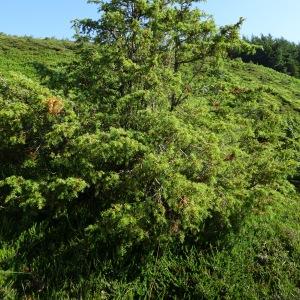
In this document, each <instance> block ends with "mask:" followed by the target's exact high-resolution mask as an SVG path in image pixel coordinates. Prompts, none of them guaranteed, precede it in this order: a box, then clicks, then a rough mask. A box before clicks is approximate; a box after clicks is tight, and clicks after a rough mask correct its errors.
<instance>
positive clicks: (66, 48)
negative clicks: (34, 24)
mask: <svg viewBox="0 0 300 300" xmlns="http://www.w3.org/2000/svg"><path fill="white" fill-rule="evenodd" d="M73 47H74V45H73V43H72V42H69V41H60V40H55V39H34V38H32V37H15V36H8V35H4V34H0V71H1V73H3V74H4V75H6V74H8V73H9V72H20V73H22V74H24V75H26V76H28V77H29V78H34V79H38V71H39V68H40V67H41V65H44V66H47V67H51V66H54V65H57V64H59V63H61V62H67V61H70V60H71V59H72V57H73V52H72V49H73Z"/></svg>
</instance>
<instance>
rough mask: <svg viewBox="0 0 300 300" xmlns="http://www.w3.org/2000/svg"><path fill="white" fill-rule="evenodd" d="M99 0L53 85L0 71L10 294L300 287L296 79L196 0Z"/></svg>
mask: <svg viewBox="0 0 300 300" xmlns="http://www.w3.org/2000/svg"><path fill="white" fill-rule="evenodd" d="M91 2H96V3H98V4H99V5H100V6H99V7H100V8H101V12H102V14H101V18H100V21H92V20H84V21H82V22H80V23H78V26H79V27H78V30H82V31H81V33H84V34H83V35H81V34H80V31H79V32H78V33H79V34H80V35H79V37H80V39H79V41H78V42H77V46H76V47H77V48H76V54H74V57H75V58H74V59H75V60H74V62H71V63H70V64H68V65H67V66H65V67H63V68H61V67H60V68H59V70H56V71H55V73H54V77H50V80H51V81H50V82H49V83H48V85H49V86H50V87H51V88H52V89H49V88H46V87H45V86H41V85H40V84H39V83H38V82H37V81H36V80H34V79H28V78H27V77H26V76H24V75H20V74H19V73H13V72H12V73H9V74H7V73H6V70H5V69H4V70H3V73H4V74H2V75H1V78H0V139H1V144H0V297H1V298H4V299H18V298H21V297H24V298H29V297H32V298H38V299H39V298H41V299H44V298H45V299H52V298H53V299H68V298H70V299H73V298H84V299H110V298H116V299H133V298H146V299H154V298H155V299H156V298H175V299H176V298H178V299H185V298H187V299H189V298H199V299H214V298H216V299H223V298H224V299H232V298H246V299H248V298H249V299H260V298H265V299H273V298H274V297H277V298H280V299H297V298H299V287H298V286H297V285H298V281H297V280H298V278H299V272H300V271H299V256H300V248H299V240H300V237H299V234H300V230H299V214H298V213H297V212H298V211H299V207H298V206H299V195H298V194H297V193H296V190H295V187H294V186H293V185H292V184H291V183H290V182H289V180H288V179H289V178H291V177H292V176H294V175H295V174H296V172H297V167H299V161H298V154H299V146H300V144H299V137H300V135H299V128H300V116H299V108H300V106H299V101H298V100H297V96H299V94H300V82H299V80H297V79H293V78H291V77H289V76H286V75H283V74H279V73H276V72H275V71H270V70H267V69H265V68H263V67H258V66H255V65H253V64H244V63H242V62H239V61H225V60H224V61H223V60H222V57H223V56H224V55H225V54H226V53H227V51H228V49H229V48H234V49H236V48H238V47H246V48H248V50H251V49H250V48H251V47H250V48H249V45H247V44H245V43H244V42H242V41H240V40H239V38H238V28H239V26H240V25H241V23H237V24H236V25H233V26H227V27H224V28H222V29H220V30H219V29H217V28H216V27H215V25H214V23H213V21H212V20H211V19H210V18H207V17H205V15H204V14H203V13H202V12H200V11H198V10H196V9H193V6H192V4H193V2H195V1H105V2H104V1H100V2H99V1H91ZM86 34H87V35H86ZM22 41H23V40H20V42H22ZM72 55H73V54H72ZM42 56H43V53H41V57H42ZM16 59H17V58H16ZM61 59H62V61H63V60H64V59H65V57H64V58H63V57H62V58H61ZM221 62H222V64H223V67H221ZM54 88H55V89H54ZM61 95H64V96H61Z"/></svg>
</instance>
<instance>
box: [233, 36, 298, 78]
mask: <svg viewBox="0 0 300 300" xmlns="http://www.w3.org/2000/svg"><path fill="white" fill-rule="evenodd" d="M244 40H245V41H247V42H249V43H251V44H255V45H258V46H260V47H259V48H258V49H257V51H256V52H255V53H253V54H252V53H246V52H239V53H238V52H233V53H231V57H232V58H237V57H240V58H241V59H242V60H243V61H244V62H251V61H252V62H253V63H256V64H260V65H263V66H265V67H269V68H272V69H274V70H276V71H279V72H282V73H285V74H288V75H291V76H295V77H298V78H300V44H295V43H293V42H290V41H288V40H286V39H284V38H274V37H273V36H272V35H261V36H260V37H259V36H252V37H251V39H248V38H244Z"/></svg>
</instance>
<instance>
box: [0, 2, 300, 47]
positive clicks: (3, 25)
mask: <svg viewBox="0 0 300 300" xmlns="http://www.w3.org/2000/svg"><path fill="white" fill-rule="evenodd" d="M1 2H2V3H1V4H0V32H4V33H7V34H15V35H31V36H35V37H52V36H55V37H57V38H71V37H72V36H73V33H74V32H73V30H72V29H71V24H70V21H71V20H73V19H76V18H84V17H95V16H96V10H95V6H94V5H91V4H90V5H88V4H87V3H86V1H85V0H2V1H1ZM200 7H201V8H203V10H205V11H206V12H208V13H210V14H212V15H213V16H214V18H215V20H216V22H217V24H218V25H224V24H230V23H234V22H235V21H237V20H238V19H239V17H240V16H243V17H245V18H246V22H245V23H244V26H243V28H242V31H241V32H242V34H244V35H247V36H251V34H254V35H259V34H261V33H263V34H268V33H271V34H272V35H273V36H275V37H281V36H283V37H285V38H286V39H288V40H290V41H294V42H296V43H298V42H300V17H299V14H300V0H208V1H207V3H201V4H200Z"/></svg>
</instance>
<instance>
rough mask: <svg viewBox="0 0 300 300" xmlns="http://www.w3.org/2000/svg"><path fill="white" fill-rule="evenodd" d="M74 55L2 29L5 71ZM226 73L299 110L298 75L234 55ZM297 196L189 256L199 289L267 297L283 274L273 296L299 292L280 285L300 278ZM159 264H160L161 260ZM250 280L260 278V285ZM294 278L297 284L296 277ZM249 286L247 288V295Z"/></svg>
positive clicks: (66, 46)
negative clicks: (216, 245) (205, 252)
mask: <svg viewBox="0 0 300 300" xmlns="http://www.w3.org/2000/svg"><path fill="white" fill-rule="evenodd" d="M72 56H73V53H72V43H71V42H65V41H58V40H52V39H51V40H41V39H32V38H19V37H10V36H5V35H0V74H2V75H4V76H6V75H7V74H8V73H9V72H10V71H13V72H21V73H23V74H25V75H26V76H28V77H30V78H32V79H34V80H38V78H39V72H38V69H37V68H36V66H37V65H38V64H44V65H46V66H51V65H56V64H59V63H61V62H65V61H69V60H70V59H71V58H72ZM225 76H227V77H226V78H225V80H226V83H227V84H228V81H229V83H230V82H232V86H236V85H237V83H238V86H239V87H241V88H246V89H251V88H253V89H257V88H258V87H262V88H265V89H266V90H267V92H266V96H267V97H268V99H269V100H271V101H272V100H274V101H275V100H280V101H283V102H284V103H286V104H287V107H290V108H292V109H291V111H292V113H294V112H299V110H300V80H298V79H295V78H292V77H289V76H287V75H284V74H281V73H278V72H276V71H273V70H271V69H267V68H265V67H262V66H257V65H253V64H243V63H240V62H234V61H233V62H230V63H229V64H228V65H227V66H226V68H225ZM299 200H300V199H297V197H295V199H294V201H291V202H290V203H288V205H287V204H286V203H284V201H283V203H275V204H272V205H270V206H269V207H268V208H267V209H266V210H265V211H263V212H258V213H257V214H254V215H252V216H251V217H249V218H248V219H247V220H246V221H245V224H244V226H243V228H242V229H241V230H240V231H239V232H238V233H234V234H232V235H229V237H228V243H227V244H228V247H226V248H225V249H222V250H220V251H217V252H216V253H215V255H214V256H212V257H210V258H205V260H206V261H205V262H202V261H201V259H202V258H199V259H198V258H197V259H195V260H193V259H192V264H193V266H192V270H194V271H193V272H194V275H195V276H197V277H198V278H200V279H201V286H197V288H198V289H203V293H204V294H206V296H207V298H213V297H214V295H216V294H219V295H220V294H222V291H224V290H226V291H227V293H228V294H229V295H230V294H231V295H235V296H238V297H240V298H245V299H246V298H249V299H250V298H251V299H257V298H264V297H267V295H266V294H265V291H264V289H265V286H264V285H263V283H264V282H266V281H268V280H269V282H270V284H272V281H274V280H275V281H276V280H277V278H281V279H280V280H283V282H282V283H279V285H280V284H281V285H282V291H274V298H276V297H277V299H281V298H284V297H286V295H288V296H289V299H297V298H298V297H300V292H299V293H298V292H297V291H296V292H295V289H292V288H291V292H289V291H284V289H288V286H289V285H291V284H292V283H291V282H290V281H289V275H290V273H292V275H291V276H292V277H294V278H295V277H297V276H298V278H300V273H299V261H300V214H299V212H300V201H299ZM203 259H204V258H203ZM197 260H199V266H202V267H203V265H206V266H207V273H206V272H203V269H201V270H200V269H199V270H196V269H197V265H195V261H197ZM161 266H162V268H163V267H164V265H163V263H162V265H161ZM212 269H214V271H211V270H212ZM161 271H162V273H163V272H164V270H161ZM247 272H248V273H247ZM285 272H286V274H287V275H286V282H284V279H282V278H284V277H282V276H281V277H280V276H278V274H282V273H285ZM255 273H257V274H258V275H257V276H263V275H262V274H265V276H266V277H268V276H269V277H270V279H268V278H261V279H260V278H258V279H257V278H256V279H254V278H253V277H252V276H251V275H249V274H255ZM158 280H159V278H158ZM253 280H256V281H258V282H259V281H261V282H262V286H260V288H259V290H257V285H255V284H254V283H253ZM294 284H295V285H297V283H295V282H294ZM298 285H299V283H298ZM247 290H248V292H249V294H248V295H245V294H244V293H245V291H247ZM298 290H299V289H298Z"/></svg>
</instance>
